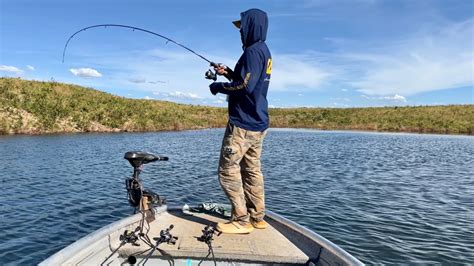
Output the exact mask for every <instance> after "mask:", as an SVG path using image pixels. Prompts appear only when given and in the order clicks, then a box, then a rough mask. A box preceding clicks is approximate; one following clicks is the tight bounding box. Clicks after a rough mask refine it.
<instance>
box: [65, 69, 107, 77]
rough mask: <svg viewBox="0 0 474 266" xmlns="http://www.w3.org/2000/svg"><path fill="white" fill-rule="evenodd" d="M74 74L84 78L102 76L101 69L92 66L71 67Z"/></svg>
mask: <svg viewBox="0 0 474 266" xmlns="http://www.w3.org/2000/svg"><path fill="white" fill-rule="evenodd" d="M69 71H71V73H72V74H73V75H74V76H77V77H84V78H100V77H102V74H100V73H99V71H97V70H95V69H92V68H87V67H86V68H71V69H69Z"/></svg>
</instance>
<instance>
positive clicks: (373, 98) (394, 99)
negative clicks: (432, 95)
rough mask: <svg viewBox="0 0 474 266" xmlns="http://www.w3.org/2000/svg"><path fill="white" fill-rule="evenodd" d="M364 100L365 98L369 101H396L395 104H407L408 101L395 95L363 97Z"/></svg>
mask: <svg viewBox="0 0 474 266" xmlns="http://www.w3.org/2000/svg"><path fill="white" fill-rule="evenodd" d="M361 97H362V98H365V99H367V100H387V101H394V102H404V103H406V102H407V99H406V98H405V97H404V96H402V95H398V94H395V95H393V96H367V95H364V94H363V95H361Z"/></svg>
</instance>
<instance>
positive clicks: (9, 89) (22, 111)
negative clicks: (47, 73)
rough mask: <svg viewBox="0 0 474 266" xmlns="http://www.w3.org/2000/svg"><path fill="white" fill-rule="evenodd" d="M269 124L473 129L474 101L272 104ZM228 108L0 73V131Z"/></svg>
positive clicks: (194, 122) (123, 122)
mask: <svg viewBox="0 0 474 266" xmlns="http://www.w3.org/2000/svg"><path fill="white" fill-rule="evenodd" d="M270 120H271V127H288V128H316V129H327V130H329V129H344V130H375V131H394V132H422V133H446V134H470V135H472V134H474V105H449V106H416V107H415V106H414V107H376V108H375V107H374V108H292V109H287V108H273V109H270ZM226 121H227V110H226V109H225V108H217V107H208V106H196V105H186V104H177V103H171V102H166V101H157V100H138V99H128V98H123V97H119V96H115V95H111V94H108V93H105V92H100V91H97V90H94V89H89V88H84V87H81V86H77V85H69V84H63V83H57V82H40V81H28V80H22V79H18V78H0V134H18V133H20V134H42V133H67V132H123V131H161V130H184V129H203V128H213V127H224V126H225V124H226Z"/></svg>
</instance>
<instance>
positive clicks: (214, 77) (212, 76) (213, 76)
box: [62, 24, 224, 81]
mask: <svg viewBox="0 0 474 266" xmlns="http://www.w3.org/2000/svg"><path fill="white" fill-rule="evenodd" d="M102 27H104V28H108V27H116V28H126V29H131V30H133V31H141V32H145V33H148V34H152V35H154V36H157V37H160V38H162V39H165V40H166V43H168V42H171V43H174V44H176V45H177V46H179V47H181V48H183V49H186V50H187V51H189V52H191V53H193V54H195V55H196V56H198V57H199V58H201V59H203V60H204V61H206V62H208V63H209V65H210V66H212V67H215V68H217V67H222V66H224V65H222V64H218V63H214V62H212V61H211V60H209V59H207V58H206V57H204V56H202V55H200V54H198V53H196V52H195V51H193V50H192V49H191V48H189V47H187V46H184V45H183V44H181V43H179V42H177V41H175V40H173V39H171V38H169V37H166V36H164V35H162V34H159V33H156V32H153V31H151V30H146V29H142V28H139V27H134V26H128V25H122V24H98V25H92V26H88V27H85V28H82V29H80V30H78V31H76V32H75V33H74V34H72V35H71V36H70V37H69V39H68V40H67V42H66V44H65V45H64V49H63V61H62V62H63V63H64V57H65V56H66V49H67V47H68V45H69V42H70V41H71V40H72V39H73V38H74V36H76V35H77V34H79V33H80V32H83V31H86V30H88V29H93V28H102ZM205 77H206V78H207V79H212V80H214V81H216V80H217V74H216V73H215V72H212V71H211V70H209V71H207V72H206V74H205Z"/></svg>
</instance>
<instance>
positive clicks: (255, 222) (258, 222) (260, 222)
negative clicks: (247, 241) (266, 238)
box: [251, 220, 268, 229]
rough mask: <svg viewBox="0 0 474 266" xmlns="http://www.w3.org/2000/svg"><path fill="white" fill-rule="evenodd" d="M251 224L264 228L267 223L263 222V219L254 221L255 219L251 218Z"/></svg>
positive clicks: (257, 227)
mask: <svg viewBox="0 0 474 266" xmlns="http://www.w3.org/2000/svg"><path fill="white" fill-rule="evenodd" d="M251 223H252V226H253V227H254V228H256V229H265V228H267V227H268V223H267V222H265V221H264V220H261V221H255V220H252V222H251Z"/></svg>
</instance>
